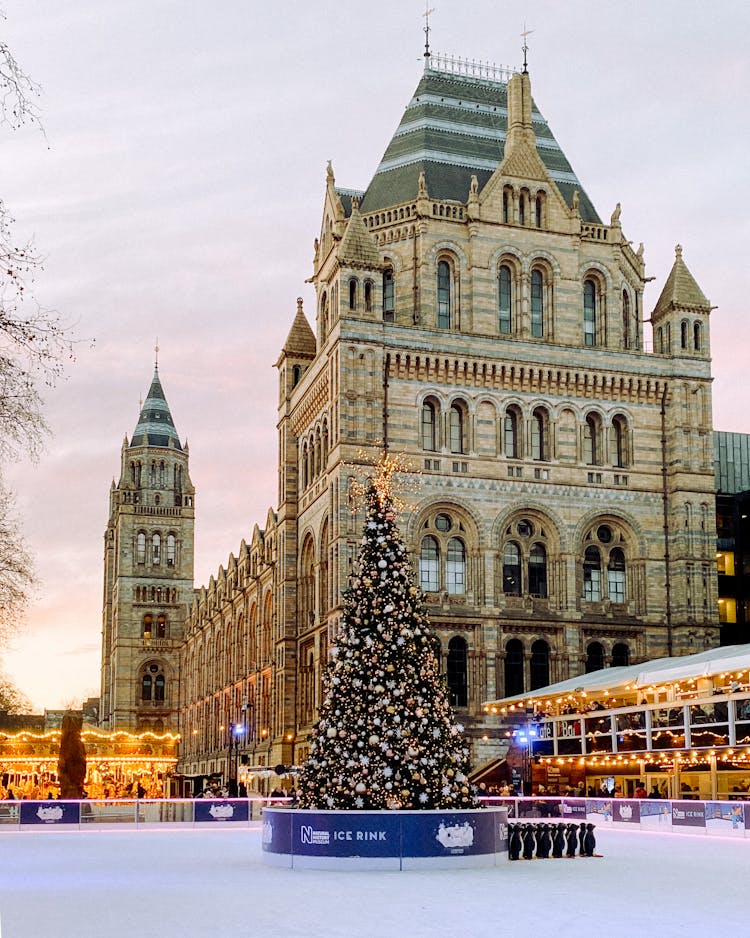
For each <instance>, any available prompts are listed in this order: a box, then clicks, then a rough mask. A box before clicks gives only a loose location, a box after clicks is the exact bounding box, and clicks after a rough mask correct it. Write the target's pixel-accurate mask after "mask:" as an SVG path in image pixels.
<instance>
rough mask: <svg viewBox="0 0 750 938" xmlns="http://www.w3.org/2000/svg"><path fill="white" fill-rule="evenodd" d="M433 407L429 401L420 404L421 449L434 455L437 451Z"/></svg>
mask: <svg viewBox="0 0 750 938" xmlns="http://www.w3.org/2000/svg"><path fill="white" fill-rule="evenodd" d="M436 416H437V415H436V413H435V405H434V404H432V403H430V401H425V402H424V404H422V449H426V450H427V451H428V452H431V453H434V452H435V450H436V449H437V432H436V431H437V420H436Z"/></svg>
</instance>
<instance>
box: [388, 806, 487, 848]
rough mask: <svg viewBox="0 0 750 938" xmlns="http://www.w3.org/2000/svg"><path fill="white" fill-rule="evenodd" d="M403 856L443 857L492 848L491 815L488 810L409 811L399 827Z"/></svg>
mask: <svg viewBox="0 0 750 938" xmlns="http://www.w3.org/2000/svg"><path fill="white" fill-rule="evenodd" d="M401 849H402V851H403V855H404V856H405V857H443V856H446V855H452V856H455V855H457V854H463V855H465V856H472V855H474V854H483V853H494V852H495V825H494V816H493V815H492V814H490V813H489V812H488V813H487V814H483V813H482V812H478V811H477V812H474V813H473V814H472V815H471V816H467V815H466V814H463V815H461V814H449V813H447V812H441V814H440V815H437V814H433V813H431V812H427V811H426V812H424V813H423V814H412V815H410V816H409V819H408V823H405V824H404V825H403V828H402V846H401Z"/></svg>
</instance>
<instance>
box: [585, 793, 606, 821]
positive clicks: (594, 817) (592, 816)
mask: <svg viewBox="0 0 750 938" xmlns="http://www.w3.org/2000/svg"><path fill="white" fill-rule="evenodd" d="M586 820H587V821H593V823H594V824H603V823H604V824H606V823H609V822H610V821H611V820H612V801H611V800H610V799H609V798H587V799H586Z"/></svg>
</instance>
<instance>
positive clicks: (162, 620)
mask: <svg viewBox="0 0 750 938" xmlns="http://www.w3.org/2000/svg"><path fill="white" fill-rule="evenodd" d="M156 637H157V638H166V637H167V617H166V616H165V615H164V613H163V612H162V613H160V614H159V615H158V616H157V617H156Z"/></svg>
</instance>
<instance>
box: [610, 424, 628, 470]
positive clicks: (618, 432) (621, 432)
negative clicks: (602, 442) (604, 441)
mask: <svg viewBox="0 0 750 938" xmlns="http://www.w3.org/2000/svg"><path fill="white" fill-rule="evenodd" d="M609 448H610V453H609V458H610V462H611V463H612V465H613V466H617V467H618V468H620V469H622V468H624V467H625V466H627V465H628V464H629V463H630V459H629V455H628V424H627V421H626V420H625V418H624V417H623V416H622V415H621V414H617V415H616V416H614V417H613V418H612V426H611V428H610V435H609Z"/></svg>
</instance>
